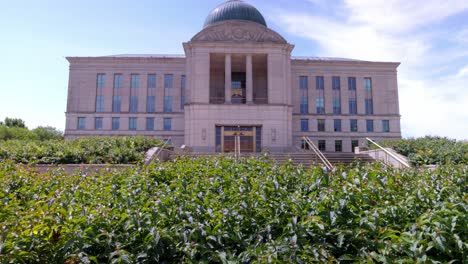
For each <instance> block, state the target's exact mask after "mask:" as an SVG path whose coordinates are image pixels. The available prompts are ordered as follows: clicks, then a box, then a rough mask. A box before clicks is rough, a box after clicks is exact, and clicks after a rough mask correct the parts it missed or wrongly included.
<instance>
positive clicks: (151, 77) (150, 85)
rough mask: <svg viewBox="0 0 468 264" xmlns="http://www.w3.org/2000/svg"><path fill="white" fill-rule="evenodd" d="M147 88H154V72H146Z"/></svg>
mask: <svg viewBox="0 0 468 264" xmlns="http://www.w3.org/2000/svg"><path fill="white" fill-rule="evenodd" d="M148 89H156V74H148Z"/></svg>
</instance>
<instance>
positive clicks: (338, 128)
mask: <svg viewBox="0 0 468 264" xmlns="http://www.w3.org/2000/svg"><path fill="white" fill-rule="evenodd" d="M333 123H334V127H335V132H341V119H335V120H333Z"/></svg>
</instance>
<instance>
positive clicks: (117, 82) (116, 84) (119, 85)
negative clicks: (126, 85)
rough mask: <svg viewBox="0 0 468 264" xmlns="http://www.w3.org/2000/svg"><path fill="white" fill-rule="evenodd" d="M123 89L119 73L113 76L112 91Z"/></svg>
mask: <svg viewBox="0 0 468 264" xmlns="http://www.w3.org/2000/svg"><path fill="white" fill-rule="evenodd" d="M122 88H123V76H122V74H120V73H117V74H114V89H122Z"/></svg>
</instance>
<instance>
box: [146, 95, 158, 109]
mask: <svg viewBox="0 0 468 264" xmlns="http://www.w3.org/2000/svg"><path fill="white" fill-rule="evenodd" d="M146 112H148V113H155V112H156V96H148V97H147V99H146Z"/></svg>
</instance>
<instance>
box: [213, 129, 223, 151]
mask: <svg viewBox="0 0 468 264" xmlns="http://www.w3.org/2000/svg"><path fill="white" fill-rule="evenodd" d="M221 131H222V127H220V126H217V127H216V131H215V133H216V135H215V141H216V152H217V153H221V152H222V149H221V148H222V144H221Z"/></svg>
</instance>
